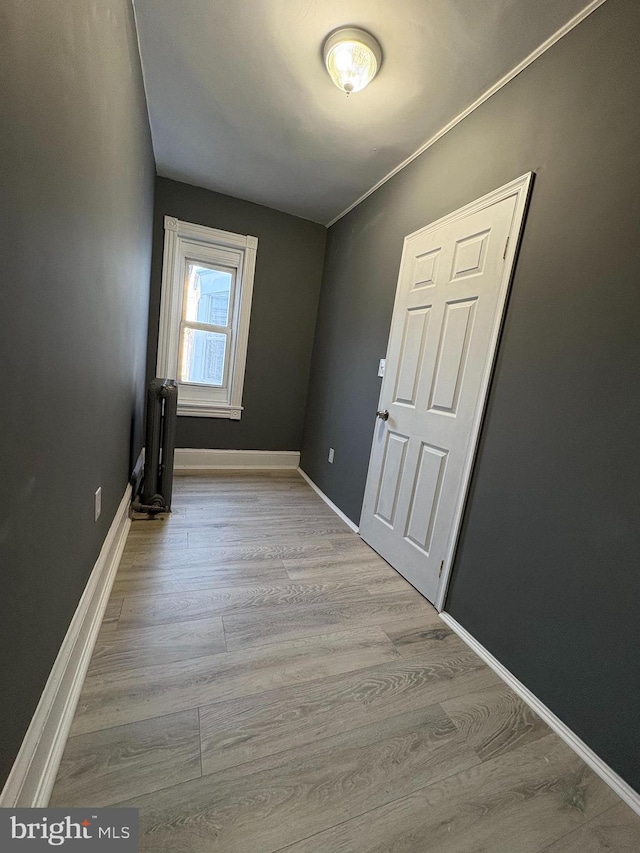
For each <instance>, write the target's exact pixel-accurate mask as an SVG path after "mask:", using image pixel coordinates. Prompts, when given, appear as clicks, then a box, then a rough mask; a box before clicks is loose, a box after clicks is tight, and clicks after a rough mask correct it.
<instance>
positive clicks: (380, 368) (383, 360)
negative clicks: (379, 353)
mask: <svg viewBox="0 0 640 853" xmlns="http://www.w3.org/2000/svg"><path fill="white" fill-rule="evenodd" d="M386 363H387V359H386V358H381V359H380V364H379V365H378V376H379V377H380V378H382V377H383V376H384V367H385V365H386Z"/></svg>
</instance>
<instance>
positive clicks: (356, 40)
mask: <svg viewBox="0 0 640 853" xmlns="http://www.w3.org/2000/svg"><path fill="white" fill-rule="evenodd" d="M323 53H324V64H325V65H326V66H327V71H328V72H329V76H330V77H331V79H332V80H333V82H334V83H335V84H336V86H337V87H338V89H342V91H343V92H346V93H347V95H350V94H351V92H359V91H360V90H361V89H364V87H365V86H367V85H368V84H369V83H370V82H371V81H372V80H373V78H374V77H375V76H376V74H377V73H378V70H379V68H380V63H381V61H382V51H381V49H380V45H379V44H378V42H377V41H376V40H375V39H374V37H373V36H372V35H371V34H370V33H368V32H366V31H365V30H360V29H357V28H355V27H343V28H342V29H339V30H335V32H333V33H331V35H330V36H329V38H328V39H327V40H326V41H325V43H324V49H323Z"/></svg>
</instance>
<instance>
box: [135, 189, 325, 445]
mask: <svg viewBox="0 0 640 853" xmlns="http://www.w3.org/2000/svg"><path fill="white" fill-rule="evenodd" d="M165 216H176V217H177V218H178V219H182V220H185V221H186V222H192V223H195V224H197V225H207V226H209V227H210V228H220V229H222V230H223V231H233V232H235V233H237V234H251V235H253V236H254V237H257V238H258V256H257V262H256V274H255V281H254V290H253V303H252V308H251V326H250V330H249V350H248V353H247V369H246V373H245V384H244V396H243V406H244V411H243V413H242V418H241V420H239V421H231V420H227V419H224V418H187V417H179V418H178V436H177V445H178V447H213V448H223V449H230V450H299V449H300V445H301V443H302V424H303V419H304V410H305V403H306V398H307V386H308V382H309V368H310V363H311V347H312V341H313V331H314V327H315V322H316V315H317V309H318V297H319V293H320V282H321V278H322V263H323V258H324V249H325V240H326V229H325V228H324V227H323V226H322V225H317V224H316V223H314V222H309V221H308V220H306V219H299V218H298V217H296V216H290V215H289V214H287V213H280V212H279V211H277V210H271V209H270V208H268V207H263V206H262V205H259V204H252V203H251V202H248V201H242V200H241V199H237V198H232V197H231V196H226V195H221V194H220V193H215V192H211V191H210V190H205V189H202V188H200V187H193V186H191V185H189V184H182V183H179V182H178V181H171V180H169V179H167V178H157V179H156V200H155V221H154V233H153V264H152V273H151V305H150V312H149V354H148V363H147V371H148V376H149V378H151V377H152V376H154V375H155V366H156V354H157V347H158V321H159V316H160V292H161V285H162V251H163V245H164V217H165Z"/></svg>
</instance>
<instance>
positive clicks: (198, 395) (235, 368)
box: [156, 216, 258, 420]
mask: <svg viewBox="0 0 640 853" xmlns="http://www.w3.org/2000/svg"><path fill="white" fill-rule="evenodd" d="M257 249H258V238H257V237H252V236H250V235H243V234H234V233H232V232H230V231H221V230H219V229H217V228H208V227H206V226H204V225H194V224H192V223H190V222H184V221H181V220H180V219H177V218H176V217H174V216H165V217H164V252H163V258H162V294H161V299H160V325H159V330H158V357H157V362H156V367H157V375H158V376H161V377H162V378H164V379H176V380H177V382H178V415H181V416H187V417H206V418H230V419H231V420H240V418H241V416H242V410H243V406H242V392H243V388H244V375H245V367H246V360H247V347H248V344H249V323H250V319H251V302H252V298H253V282H254V276H255V265H256V255H257ZM194 262H195V263H202V264H203V265H209V266H211V265H214V266H215V265H218V266H220V267H226V268H227V269H231V270H233V271H234V273H235V274H234V280H233V290H234V293H233V299H231V298H230V304H229V317H228V320H229V327H230V333H229V337H228V342H229V347H228V351H227V352H226V353H225V355H226V364H225V378H226V383H225V384H223V386H215V385H205V384H200V383H189V382H182V381H181V380H180V378H179V376H180V373H181V369H180V368H181V365H180V360H181V352H182V337H183V335H182V331H183V328H184V324H185V323H186V325H187V326H192V325H193V324H192V323H191V322H190V321H186V318H185V310H186V293H187V291H186V285H187V282H186V277H187V269H188V264H189V263H194ZM231 303H233V304H231ZM196 325H198V324H196ZM214 331H215V329H214ZM223 382H225V380H224V379H223Z"/></svg>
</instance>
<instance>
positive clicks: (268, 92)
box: [134, 0, 586, 223]
mask: <svg viewBox="0 0 640 853" xmlns="http://www.w3.org/2000/svg"><path fill="white" fill-rule="evenodd" d="M585 4H586V0H179V2H178V0H134V6H135V11H136V18H137V24H138V33H139V40H140V51H141V55H142V65H143V71H144V78H145V86H146V90H147V100H148V105H149V114H150V121H151V132H152V136H153V146H154V150H155V156H156V163H157V168H158V173H159V174H160V175H163V176H165V177H169V178H174V179H175V180H178V181H184V182H186V183H190V184H196V185H198V186H203V187H208V188H210V189H213V190H217V191H218V192H222V193H226V194H228V195H232V196H237V197H238V198H243V199H248V200H250V201H254V202H258V203H259V204H265V205H268V206H269V207H273V208H276V209H278V210H284V211H287V212H288V213H293V214H296V215H297V216H302V217H305V218H307V219H312V220H314V221H316V222H322V223H327V222H329V221H330V220H332V219H333V218H334V217H335V216H337V215H338V214H339V213H341V212H342V211H343V210H344V209H345V208H347V207H348V206H350V205H351V204H353V203H354V202H355V201H356V200H357V199H358V198H359V197H360V196H361V195H362V194H363V193H365V192H366V191H367V190H368V189H370V188H371V187H372V186H373V185H374V184H376V183H377V182H378V181H379V180H381V179H382V178H383V177H384V176H385V175H386V174H387V173H388V172H390V171H391V170H392V169H394V168H395V167H396V166H398V164H400V163H401V162H402V161H404V160H405V159H406V158H407V157H408V156H410V155H411V154H412V153H413V152H414V151H415V150H416V149H417V148H419V147H420V146H421V145H422V144H423V143H424V142H425V141H426V140H427V139H429V138H430V137H431V136H433V135H434V134H435V133H437V132H438V131H439V130H440V129H441V128H442V127H443V126H445V125H446V124H448V122H450V121H451V120H452V119H453V118H454V117H455V116H456V115H458V114H459V113H460V112H461V111H462V110H464V109H465V108H466V107H467V106H468V105H469V104H471V103H472V102H473V101H475V100H476V99H477V98H478V97H479V96H480V95H481V94H482V93H483V92H484V91H485V90H487V89H488V88H489V87H490V86H492V85H493V84H494V83H496V82H497V81H498V80H500V79H501V78H502V77H503V76H504V75H505V74H507V73H508V72H509V71H510V70H511V69H513V68H514V67H515V66H517V65H518V64H519V63H520V62H521V61H522V60H523V59H524V58H525V57H527V56H528V55H529V54H530V53H531V52H532V51H534V50H535V49H536V48H537V47H538V46H539V45H540V44H542V43H543V42H544V41H545V40H546V39H547V38H549V37H550V36H551V35H552V34H553V33H555V32H556V31H557V30H558V29H559V28H560V27H561V26H562V25H563V24H565V23H566V22H567V21H568V20H569V19H570V18H572V17H573V16H574V15H575V14H576V13H577V12H579V11H580V10H581V9H582V8H583V7H584V6H585ZM346 25H351V26H360V27H363V28H364V29H366V30H369V31H370V32H371V33H373V34H374V35H375V36H376V37H377V38H378V40H379V41H380V44H381V45H382V51H383V60H382V68H381V71H380V73H379V74H378V76H377V77H376V78H375V80H374V81H373V82H372V83H371V84H370V86H369V87H368V88H367V89H365V90H364V91H362V92H358V93H357V94H354V95H351V96H350V97H349V98H347V97H346V95H344V94H343V93H342V92H340V91H339V90H338V89H337V88H336V87H335V86H334V85H333V83H332V82H331V80H330V78H329V76H328V74H327V73H326V71H325V69H324V66H323V63H322V44H323V42H324V39H325V37H326V36H327V34H328V33H330V32H331V31H332V30H334V29H335V28H336V27H339V26H346Z"/></svg>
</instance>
